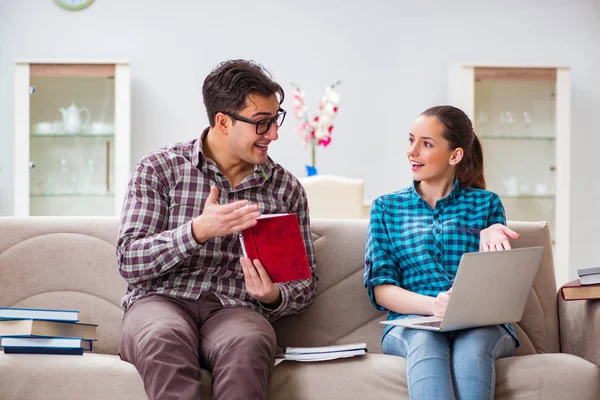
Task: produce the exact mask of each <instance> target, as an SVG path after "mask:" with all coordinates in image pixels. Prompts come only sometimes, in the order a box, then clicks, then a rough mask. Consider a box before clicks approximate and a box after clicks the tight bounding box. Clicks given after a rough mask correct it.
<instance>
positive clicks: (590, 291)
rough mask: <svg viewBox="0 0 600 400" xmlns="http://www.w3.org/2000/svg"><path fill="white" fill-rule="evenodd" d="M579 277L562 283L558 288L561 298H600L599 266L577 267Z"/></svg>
mask: <svg viewBox="0 0 600 400" xmlns="http://www.w3.org/2000/svg"><path fill="white" fill-rule="evenodd" d="M577 275H578V276H579V279H576V280H574V281H572V282H569V283H566V284H564V285H563V286H562V287H561V288H560V293H561V295H562V297H563V299H565V300H567V301H569V300H593V299H600V268H598V267H596V268H584V269H578V270H577Z"/></svg>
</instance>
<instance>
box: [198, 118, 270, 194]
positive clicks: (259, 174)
mask: <svg viewBox="0 0 600 400" xmlns="http://www.w3.org/2000/svg"><path fill="white" fill-rule="evenodd" d="M208 130H209V128H206V129H204V130H203V131H202V134H201V135H200V139H199V140H196V143H194V148H193V150H192V164H193V165H195V166H196V168H198V169H202V164H203V163H204V162H205V157H204V151H203V148H204V140H205V139H206V135H208ZM275 165H277V163H276V162H275V161H273V160H272V159H271V157H267V161H266V162H265V163H264V164H262V165H261V164H257V165H255V166H254V174H253V175H254V176H253V180H257V182H261V183H264V182H266V181H267V180H269V179H270V178H271V176H272V175H273V169H274V168H275Z"/></svg>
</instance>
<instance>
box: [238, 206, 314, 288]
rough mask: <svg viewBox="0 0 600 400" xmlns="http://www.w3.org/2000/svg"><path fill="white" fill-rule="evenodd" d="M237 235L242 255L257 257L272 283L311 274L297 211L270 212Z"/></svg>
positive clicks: (293, 279)
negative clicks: (293, 212)
mask: <svg viewBox="0 0 600 400" xmlns="http://www.w3.org/2000/svg"><path fill="white" fill-rule="evenodd" d="M257 222H258V223H257V224H256V225H254V226H253V227H252V228H249V229H246V230H244V231H242V233H241V234H240V235H239V237H240V240H241V243H242V250H243V251H244V257H248V258H250V259H251V260H255V259H258V260H259V261H260V262H261V263H262V265H263V266H264V267H265V269H266V270H267V272H268V273H269V276H270V277H271V280H272V281H273V282H288V281H296V280H301V279H308V278H310V277H311V276H312V272H311V270H310V266H309V264H308V257H307V255H306V248H305V247H304V240H303V239H302V233H301V232H300V224H299V223H298V218H297V216H296V214H270V215H263V216H261V217H259V218H258V220H257Z"/></svg>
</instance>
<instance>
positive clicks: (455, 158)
mask: <svg viewBox="0 0 600 400" xmlns="http://www.w3.org/2000/svg"><path fill="white" fill-rule="evenodd" d="M464 155H465V152H464V150H463V149H462V147H457V148H456V149H454V150H452V154H451V155H450V162H449V163H450V165H457V164H458V163H459V162H460V161H461V160H462V159H463V156H464Z"/></svg>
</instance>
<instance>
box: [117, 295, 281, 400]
mask: <svg viewBox="0 0 600 400" xmlns="http://www.w3.org/2000/svg"><path fill="white" fill-rule="evenodd" d="M275 351H276V337H275V331H274V330H273V327H272V326H271V324H270V323H269V322H268V321H267V320H266V319H265V318H264V317H263V316H262V315H260V314H259V313H257V312H256V311H254V310H252V309H249V308H244V307H238V308H227V307H223V306H222V305H221V303H220V302H219V300H218V299H217V297H216V296H215V295H214V294H212V293H203V294H202V296H201V297H200V299H198V301H190V300H181V299H174V298H170V297H167V296H159V295H154V296H149V297H145V298H142V299H140V300H137V301H136V302H135V303H134V304H133V305H132V306H131V307H130V308H129V310H128V311H127V312H126V313H125V316H124V318H123V326H122V329H121V341H120V344H119V352H120V355H121V358H122V359H123V360H125V361H128V362H130V363H132V364H133V365H135V367H136V368H137V370H138V371H139V373H140V375H141V376H142V378H143V380H144V387H145V389H146V393H147V395H148V397H149V398H150V400H154V399H160V400H168V399H181V400H184V399H190V400H191V399H194V400H198V399H200V366H201V365H202V366H203V367H204V368H207V369H209V370H210V371H211V372H212V377H213V382H212V388H213V394H212V396H213V397H212V398H213V399H215V400H220V399H221V400H224V399H226V400H235V399H265V398H266V397H267V388H268V383H269V378H270V377H271V369H272V367H273V361H274V357H275Z"/></svg>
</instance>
